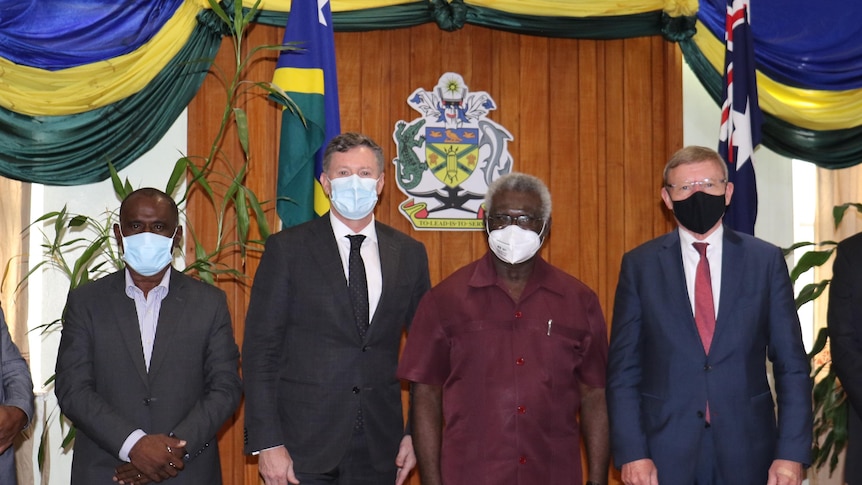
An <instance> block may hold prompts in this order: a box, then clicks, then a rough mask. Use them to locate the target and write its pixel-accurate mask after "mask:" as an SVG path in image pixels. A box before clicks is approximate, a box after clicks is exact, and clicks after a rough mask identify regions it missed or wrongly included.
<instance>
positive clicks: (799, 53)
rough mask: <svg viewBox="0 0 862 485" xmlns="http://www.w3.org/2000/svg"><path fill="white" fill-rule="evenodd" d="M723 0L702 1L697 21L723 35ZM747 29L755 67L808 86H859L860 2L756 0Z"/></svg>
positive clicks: (861, 55)
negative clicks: (752, 45)
mask: <svg viewBox="0 0 862 485" xmlns="http://www.w3.org/2000/svg"><path fill="white" fill-rule="evenodd" d="M725 7H726V0H700V10H699V11H698V13H697V17H698V19H700V21H701V22H703V23H704V24H705V25H706V26H707V27H709V29H710V31H712V33H713V34H715V35H716V37H718V38H719V39H723V38H724V19H725ZM751 31H752V33H753V34H754V52H755V59H756V63H757V69H758V70H759V71H760V72H762V73H764V74H766V75H767V76H769V77H770V78H772V79H774V80H776V81H778V82H780V83H782V84H785V85H788V86H795V87H799V88H807V89H820V90H828V91H837V90H845V89H858V88H862V2H859V1H857V0H845V1H836V0H831V1H819V2H812V1H810V0H755V1H752V2H751Z"/></svg>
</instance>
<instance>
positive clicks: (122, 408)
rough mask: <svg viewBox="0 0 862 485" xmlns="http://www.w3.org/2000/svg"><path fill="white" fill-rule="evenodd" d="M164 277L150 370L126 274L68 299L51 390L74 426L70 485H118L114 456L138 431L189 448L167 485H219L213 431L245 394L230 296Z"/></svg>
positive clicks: (91, 285) (108, 278) (176, 276)
mask: <svg viewBox="0 0 862 485" xmlns="http://www.w3.org/2000/svg"><path fill="white" fill-rule="evenodd" d="M169 271H171V272H172V273H171V281H170V287H169V291H168V294H167V296H165V299H164V300H162V306H161V311H160V312H159V323H158V327H157V329H156V340H155V342H154V345H153V353H152V359H151V360H150V368H149V371H147V368H146V364H145V363H144V352H143V348H142V346H141V332H140V327H139V324H138V316H137V313H136V310H135V302H134V300H132V299H131V298H129V297H128V296H126V289H125V270H121V271H117V272H116V273H113V274H110V275H108V276H105V277H104V278H101V279H99V280H96V281H93V282H91V283H87V284H86V285H83V286H80V287H78V288H76V289H74V290H72V291H71V292H70V293H69V298H68V300H67V302H66V311H65V316H64V320H63V333H62V337H61V338H60V349H59V351H58V353H57V367H56V381H55V382H56V393H57V399H58V400H59V402H60V409H62V411H63V413H64V414H65V415H66V416H67V417H68V418H69V419H71V420H72V422H73V423H74V424H75V427H76V428H77V434H76V435H75V449H74V454H73V455H72V479H71V483H72V484H73V485H75V484H81V485H96V484H105V485H109V484H114V482H113V481H112V477H113V476H114V469H115V468H116V467H117V466H119V465H120V464H121V463H122V462H121V461H120V459H119V458H118V454H119V452H120V448H121V447H122V445H123V442H124V441H125V440H126V438H128V436H129V434H130V433H132V431H134V430H136V429H139V428H140V429H142V430H144V432H146V433H154V434H168V433H171V432H173V433H175V434H176V436H177V437H178V438H180V439H183V440H186V442H187V443H188V444H187V445H186V451H187V452H188V453H189V454H190V460H189V461H188V462H187V463H186V466H185V469H184V470H183V471H181V472H180V473H179V475H177V476H176V477H174V478H172V479H170V480H169V482H170V483H171V484H172V485H181V484H202V483H207V484H210V483H212V484H218V483H221V467H220V464H219V454H218V442H217V440H216V433H217V432H218V430H219V428H221V426H222V424H223V423H224V422H225V421H226V420H227V419H228V418H229V417H230V416H231V415H232V414H233V412H234V411H235V410H236V408H237V405H238V404H239V400H240V396H241V394H242V384H241V382H240V379H239V371H238V363H239V350H238V349H237V345H236V342H235V340H234V336H233V329H232V328H231V321H230V314H229V313H228V308H227V298H226V297H225V294H224V292H223V291H222V290H220V289H218V288H216V287H214V286H212V285H208V284H206V283H203V282H201V281H198V280H195V279H193V278H191V277H189V276H186V275H184V274H182V273H180V272H178V271H176V270H174V269H170V270H169Z"/></svg>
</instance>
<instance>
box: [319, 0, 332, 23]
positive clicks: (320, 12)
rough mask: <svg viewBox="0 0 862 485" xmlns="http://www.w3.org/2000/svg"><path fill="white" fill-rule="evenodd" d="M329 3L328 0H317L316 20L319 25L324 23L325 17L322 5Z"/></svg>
mask: <svg viewBox="0 0 862 485" xmlns="http://www.w3.org/2000/svg"><path fill="white" fill-rule="evenodd" d="M327 3H329V0H317V21H318V22H320V25H326V17H325V16H324V15H323V7H325V6H326V4H327Z"/></svg>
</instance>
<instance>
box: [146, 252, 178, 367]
mask: <svg viewBox="0 0 862 485" xmlns="http://www.w3.org/2000/svg"><path fill="white" fill-rule="evenodd" d="M170 271H171V272H172V274H171V283H170V289H169V290H168V294H167V295H166V296H165V299H164V300H162V305H161V308H160V309H159V323H158V325H157V326H156V341H155V342H154V343H153V353H152V355H151V356H150V372H149V375H150V376H153V375H156V372H158V370H159V368H160V367H161V366H162V364H163V363H164V361H165V358H166V357H167V356H168V355H169V354H170V352H169V349H170V348H171V346H172V345H173V342H174V334H176V332H177V328H178V327H179V325H180V324H181V322H184V321H185V319H183V312H184V311H185V307H186V305H185V299H186V298H185V296H186V295H185V281H184V278H182V276H181V274H180V273H179V271H175V270H174V269H173V268H172V269H171V270H170Z"/></svg>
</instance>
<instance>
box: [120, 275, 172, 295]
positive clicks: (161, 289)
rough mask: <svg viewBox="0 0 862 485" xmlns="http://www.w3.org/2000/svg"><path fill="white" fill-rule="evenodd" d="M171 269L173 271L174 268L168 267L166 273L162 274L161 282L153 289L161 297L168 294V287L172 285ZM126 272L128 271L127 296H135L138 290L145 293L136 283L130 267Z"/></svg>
mask: <svg viewBox="0 0 862 485" xmlns="http://www.w3.org/2000/svg"><path fill="white" fill-rule="evenodd" d="M171 271H172V269H171V268H168V270H167V271H165V275H164V276H162V281H160V282H159V284H158V285H156V287H155V288H153V289H152V290H151V291H154V292H155V295H156V296H158V297H159V298H164V297H165V295H167V294H168V289H169V288H170V286H171ZM125 272H126V296H128V297H129V298H134V297H135V293H137V292H141V293H143V290H141V289H140V288H138V287H137V286H136V285H135V281H134V280H133V279H132V274H131V273H129V268H126V269H125Z"/></svg>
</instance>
